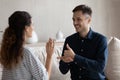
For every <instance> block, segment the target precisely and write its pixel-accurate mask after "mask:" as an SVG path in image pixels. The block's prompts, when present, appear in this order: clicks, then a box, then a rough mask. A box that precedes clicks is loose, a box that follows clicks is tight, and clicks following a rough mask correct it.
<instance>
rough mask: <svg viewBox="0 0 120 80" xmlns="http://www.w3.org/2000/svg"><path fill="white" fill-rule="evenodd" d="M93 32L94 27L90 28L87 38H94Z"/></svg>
mask: <svg viewBox="0 0 120 80" xmlns="http://www.w3.org/2000/svg"><path fill="white" fill-rule="evenodd" d="M92 33H93V31H92V29H91V28H90V30H89V32H88V34H87V36H86V38H87V39H92Z"/></svg>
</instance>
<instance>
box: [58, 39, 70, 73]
mask: <svg viewBox="0 0 120 80" xmlns="http://www.w3.org/2000/svg"><path fill="white" fill-rule="evenodd" d="M66 44H67V39H66V40H65V43H64V46H63V51H62V56H63V54H64V50H66ZM69 64H70V63H65V62H64V61H62V60H60V62H59V69H60V71H61V73H62V74H66V73H67V72H68V71H69V69H70V68H69Z"/></svg>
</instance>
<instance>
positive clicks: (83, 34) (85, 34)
mask: <svg viewBox="0 0 120 80" xmlns="http://www.w3.org/2000/svg"><path fill="white" fill-rule="evenodd" d="M89 31H90V28H88V29H87V30H86V31H85V32H83V33H79V35H80V37H82V38H85V37H86V36H87V35H88V33H89Z"/></svg>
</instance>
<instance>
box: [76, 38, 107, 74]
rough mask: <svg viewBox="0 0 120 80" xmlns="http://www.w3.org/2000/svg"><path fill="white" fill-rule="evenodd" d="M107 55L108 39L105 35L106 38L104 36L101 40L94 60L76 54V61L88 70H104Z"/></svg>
mask: <svg viewBox="0 0 120 80" xmlns="http://www.w3.org/2000/svg"><path fill="white" fill-rule="evenodd" d="M107 55H108V48H107V40H106V38H105V37H104V38H103V37H102V38H101V39H100V41H99V44H98V48H97V52H96V56H95V57H96V58H95V59H94V60H93V59H88V58H86V57H83V56H80V55H77V54H76V55H75V58H74V62H76V63H77V65H79V66H82V67H84V68H86V69H88V70H92V71H97V72H103V70H104V68H105V64H106V62H107Z"/></svg>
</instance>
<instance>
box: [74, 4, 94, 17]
mask: <svg viewBox="0 0 120 80" xmlns="http://www.w3.org/2000/svg"><path fill="white" fill-rule="evenodd" d="M76 11H82V13H83V14H88V15H90V16H92V9H91V8H90V7H88V6H86V5H78V6H76V7H75V8H74V9H73V11H72V12H73V13H74V12H76Z"/></svg>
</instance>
